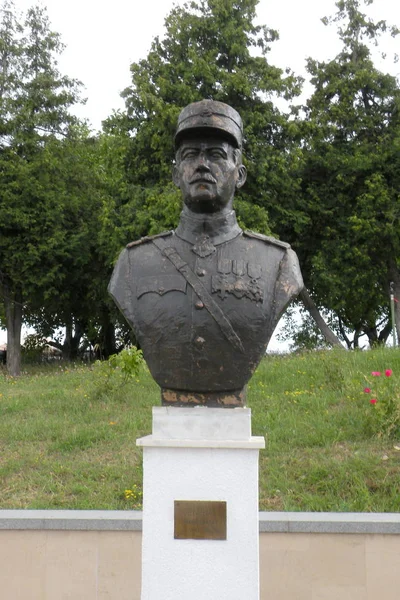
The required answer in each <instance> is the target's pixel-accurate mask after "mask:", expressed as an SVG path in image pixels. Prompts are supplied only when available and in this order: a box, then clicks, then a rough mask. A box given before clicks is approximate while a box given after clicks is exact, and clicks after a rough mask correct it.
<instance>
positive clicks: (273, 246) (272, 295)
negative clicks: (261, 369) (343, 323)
mask: <svg viewBox="0 0 400 600" xmlns="http://www.w3.org/2000/svg"><path fill="white" fill-rule="evenodd" d="M302 287H303V282H302V277H301V273H300V269H299V265H298V260H297V256H296V254H295V253H294V252H293V250H291V249H290V246H289V245H288V244H285V243H283V242H280V241H278V240H275V239H273V238H268V237H266V236H263V235H260V234H255V233H251V232H243V231H242V230H241V229H240V227H239V226H238V224H237V222H236V217H235V213H234V211H231V212H230V213H229V214H228V215H224V216H219V217H214V216H213V217H211V216H208V217H204V216H197V215H194V214H192V213H190V211H189V210H188V209H186V208H185V209H184V211H183V213H182V215H181V221H180V224H179V226H178V228H177V229H176V231H174V232H167V233H164V234H161V235H159V236H154V237H149V238H143V239H142V240H139V241H138V242H133V243H131V244H129V245H128V246H127V248H126V249H125V250H123V252H122V253H121V255H120V257H119V259H118V262H117V264H116V266H115V269H114V273H113V276H112V279H111V282H110V285H109V291H110V293H111V295H112V296H113V298H114V300H115V302H116V303H117V305H118V306H119V308H120V310H121V311H122V313H123V314H124V316H125V318H126V319H127V321H128V323H129V324H130V325H131V327H132V328H133V330H134V332H135V335H136V337H137V339H138V341H139V343H140V345H141V347H142V349H143V353H144V357H145V359H146V361H147V364H148V366H149V369H150V371H151V374H152V375H153V377H154V379H155V380H156V382H157V383H158V384H159V385H160V386H161V388H163V389H170V390H184V391H185V390H187V391H192V392H193V391H194V392H200V393H209V392H221V391H230V390H232V391H233V390H241V389H242V388H243V387H244V386H245V384H246V383H247V381H248V380H249V378H250V377H251V375H252V373H253V371H254V369H255V368H256V366H257V365H258V363H259V361H260V359H261V357H262V356H263V354H264V353H265V350H266V347H267V344H268V342H269V340H270V337H271V335H272V333H273V331H274V329H275V326H276V324H277V322H278V320H279V318H280V316H281V314H282V312H283V311H284V309H285V308H286V306H287V304H288V303H289V302H290V300H291V299H292V298H293V297H294V296H296V295H297V294H298V293H299V292H300V291H301V289H302Z"/></svg>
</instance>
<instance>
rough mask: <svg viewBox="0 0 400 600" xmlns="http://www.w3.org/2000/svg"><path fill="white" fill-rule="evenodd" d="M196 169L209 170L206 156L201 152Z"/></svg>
mask: <svg viewBox="0 0 400 600" xmlns="http://www.w3.org/2000/svg"><path fill="white" fill-rule="evenodd" d="M197 168H198V169H199V168H200V169H209V166H208V158H207V156H206V154H205V153H204V152H201V153H200V154H199V156H198V166H197Z"/></svg>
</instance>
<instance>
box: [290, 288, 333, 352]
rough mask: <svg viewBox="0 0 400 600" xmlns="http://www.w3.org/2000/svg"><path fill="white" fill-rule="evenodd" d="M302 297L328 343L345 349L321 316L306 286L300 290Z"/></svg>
mask: <svg viewBox="0 0 400 600" xmlns="http://www.w3.org/2000/svg"><path fill="white" fill-rule="evenodd" d="M300 298H301V300H302V302H303V304H304V306H305V307H306V309H307V310H308V312H309V313H310V315H311V316H312V318H313V319H314V321H315V322H316V324H317V325H318V327H319V328H320V330H321V333H322V335H323V336H324V338H325V339H326V341H327V342H328V344H330V345H331V346H336V347H337V348H342V349H344V348H343V345H342V343H341V342H340V340H339V338H338V337H337V336H336V335H335V334H334V333H333V331H332V330H331V329H329V327H328V325H327V324H326V323H325V321H324V319H323V318H322V316H321V313H320V312H319V310H318V308H317V306H316V304H315V302H314V301H313V299H312V298H311V296H310V294H309V293H308V292H307V290H306V288H303V290H302V291H301V292H300Z"/></svg>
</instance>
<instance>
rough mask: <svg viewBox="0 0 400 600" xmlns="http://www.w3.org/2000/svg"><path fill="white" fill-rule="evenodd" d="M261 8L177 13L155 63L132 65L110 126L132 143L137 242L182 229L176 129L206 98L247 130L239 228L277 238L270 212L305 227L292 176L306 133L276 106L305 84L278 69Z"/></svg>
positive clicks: (237, 3)
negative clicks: (121, 106) (232, 112)
mask: <svg viewBox="0 0 400 600" xmlns="http://www.w3.org/2000/svg"><path fill="white" fill-rule="evenodd" d="M257 4H258V0H199V1H197V2H190V3H189V4H185V5H184V6H183V7H175V8H173V9H172V11H171V13H170V14H169V15H168V17H167V18H166V21H165V26H166V35H165V37H164V38H163V39H162V40H161V39H159V38H155V40H154V41H153V44H152V46H151V50H150V52H149V54H148V56H147V58H146V59H143V60H141V61H139V62H138V63H134V64H132V65H131V73H132V85H131V86H130V87H129V88H127V89H126V90H125V91H124V93H123V97H124V98H125V103H126V111H125V112H124V113H119V114H116V115H114V117H112V118H110V119H109V120H108V122H107V123H106V129H107V131H110V132H113V133H114V134H115V135H121V134H122V135H125V136H126V137H127V139H128V144H127V155H126V160H125V163H126V165H125V166H126V172H127V178H128V182H129V184H130V186H131V187H130V198H129V200H127V202H128V203H129V205H130V206H131V207H134V210H135V217H136V223H137V225H138V227H137V229H136V231H135V233H136V235H137V234H139V235H145V234H148V233H149V232H156V231H160V230H161V229H163V228H165V227H169V228H171V227H172V226H174V225H175V224H176V222H177V218H178V215H179V209H180V196H179V192H178V191H177V190H175V189H174V188H173V187H172V185H171V184H170V180H171V164H172V162H173V159H174V146H173V136H174V131H175V127H176V121H177V117H178V114H179V112H180V110H181V109H182V108H183V107H184V106H186V105H187V104H188V103H190V102H193V101H197V100H201V99H203V98H212V99H214V100H219V101H222V102H226V103H228V104H230V105H232V106H233V107H234V108H236V109H237V110H238V111H239V113H240V114H241V116H242V118H243V121H244V124H245V153H244V154H245V162H246V166H247V167H248V172H249V176H248V181H247V184H246V188H245V189H244V190H243V191H241V194H240V197H239V198H238V200H237V201H236V209H237V213H238V218H239V222H241V223H242V224H243V225H244V226H246V227H248V228H253V229H256V230H258V231H262V232H264V233H268V232H269V229H270V227H269V221H268V212H267V211H268V210H269V211H270V212H271V214H272V213H274V220H275V221H276V220H278V219H281V220H283V219H284V220H285V221H286V222H288V221H289V220H291V221H292V222H294V221H296V219H298V218H301V214H300V213H296V212H295V210H294V208H293V201H292V198H293V197H294V196H295V194H296V189H295V188H296V185H297V183H298V182H293V180H292V179H291V177H290V174H289V171H290V169H291V163H292V162H293V161H294V162H296V156H295V153H292V152H289V151H288V150H290V148H291V147H292V148H293V147H295V146H296V143H295V139H296V135H297V133H298V132H297V128H296V126H295V123H294V122H293V121H290V119H289V115H286V114H283V113H282V112H280V111H279V110H278V109H277V108H276V106H275V104H274V100H275V98H276V96H283V97H285V98H287V99H290V98H293V97H294V96H295V95H296V94H297V93H298V92H299V90H300V83H301V82H300V80H299V79H298V78H296V77H295V76H294V75H293V74H292V73H291V72H289V71H287V72H286V74H283V72H282V70H281V69H278V68H276V67H274V66H272V65H271V64H269V62H268V60H267V58H268V52H269V48H270V43H272V42H273V41H274V40H276V39H277V38H278V34H277V32H276V31H274V30H271V29H269V28H267V27H265V26H256V25H254V18H255V14H256V6H257ZM282 197H284V198H285V199H286V204H285V202H283V201H282ZM123 206H124V205H122V206H121V210H123Z"/></svg>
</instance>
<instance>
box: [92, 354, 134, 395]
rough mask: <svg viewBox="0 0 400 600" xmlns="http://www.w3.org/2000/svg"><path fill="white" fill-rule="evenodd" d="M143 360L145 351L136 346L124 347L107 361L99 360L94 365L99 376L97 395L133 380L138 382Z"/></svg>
mask: <svg viewBox="0 0 400 600" xmlns="http://www.w3.org/2000/svg"><path fill="white" fill-rule="evenodd" d="M143 362H144V359H143V353H142V351H141V350H138V349H137V348H136V347H135V346H132V347H131V348H124V349H123V350H121V352H119V353H118V354H113V355H112V356H110V358H109V359H108V360H106V361H97V362H96V364H95V365H94V369H95V372H96V375H97V378H98V383H97V385H96V390H95V395H97V396H98V395H103V394H104V393H107V394H109V393H110V392H112V390H113V389H115V388H116V387H119V386H121V385H126V384H127V383H129V382H130V381H132V380H135V381H136V382H138V381H139V380H138V377H139V372H140V369H141V368H142V365H143Z"/></svg>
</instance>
